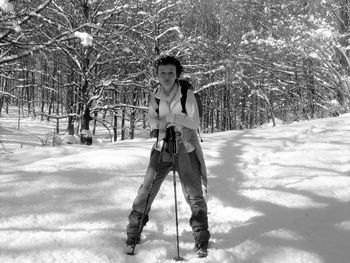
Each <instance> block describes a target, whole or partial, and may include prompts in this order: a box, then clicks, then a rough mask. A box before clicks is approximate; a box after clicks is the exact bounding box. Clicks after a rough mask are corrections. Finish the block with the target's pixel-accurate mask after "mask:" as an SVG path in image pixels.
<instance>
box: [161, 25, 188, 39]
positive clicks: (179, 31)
mask: <svg viewBox="0 0 350 263" xmlns="http://www.w3.org/2000/svg"><path fill="white" fill-rule="evenodd" d="M170 31H176V32H177V33H178V35H179V38H183V34H182V32H181V29H180V28H179V27H178V26H174V27H171V28H168V29H167V30H165V31H164V32H163V33H161V34H159V35H158V36H156V37H155V40H159V39H160V38H162V37H163V36H164V35H165V34H167V33H168V32H170Z"/></svg>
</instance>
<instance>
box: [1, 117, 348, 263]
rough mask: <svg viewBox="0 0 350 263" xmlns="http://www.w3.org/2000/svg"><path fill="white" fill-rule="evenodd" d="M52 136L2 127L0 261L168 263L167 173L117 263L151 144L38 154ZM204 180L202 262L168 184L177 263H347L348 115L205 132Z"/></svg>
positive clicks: (12, 124)
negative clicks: (136, 241) (132, 245)
mask: <svg viewBox="0 0 350 263" xmlns="http://www.w3.org/2000/svg"><path fill="white" fill-rule="evenodd" d="M53 130H54V127H53V125H50V124H48V123H41V122H39V121H37V120H34V121H33V120H29V119H28V120H25V121H23V122H22V124H21V130H20V131H17V130H16V119H12V118H10V117H8V116H6V115H4V116H3V117H1V118H0V140H1V143H2V145H1V144H0V150H1V149H2V147H5V148H6V150H7V152H5V151H4V150H1V155H0V204H1V206H0V207H1V209H0V262H1V263H10V262H11V263H12V262H20V263H24V262H33V263H50V262H62V263H69V262H79V263H80V262H84V263H87V262H91V263H100V262H113V263H123V262H128V263H133V262H147V263H153V262H173V260H172V258H173V257H174V256H176V238H175V219H174V198H173V184H172V176H171V174H169V177H168V178H167V180H166V181H165V182H164V184H163V187H162V188H161V191H160V193H159V195H158V198H157V199H156V201H155V202H154V206H153V209H152V211H151V214H150V222H149V223H148V224H147V226H146V227H145V229H144V232H143V236H142V237H143V243H142V245H141V246H138V247H137V250H136V252H137V255H135V256H134V257H131V256H127V255H124V254H123V248H124V241H125V227H126V224H127V216H128V214H129V212H130V208H131V203H132V201H133V199H134V197H135V195H136V191H137V188H138V186H139V185H140V183H141V182H142V178H143V173H144V171H145V168H146V165H147V163H148V156H149V152H150V148H151V145H152V143H153V142H154V141H153V140H151V139H136V140H133V141H123V142H117V143H106V144H103V145H93V146H82V145H64V146H58V147H42V146H41V144H42V142H41V141H40V140H38V137H35V136H34V135H38V136H39V137H40V138H43V136H45V134H47V133H48V132H53ZM203 138H204V143H203V144H202V146H203V150H204V153H205V158H206V160H207V165H208V172H209V192H208V195H207V199H208V206H209V213H210V214H209V223H210V231H211V234H212V239H211V244H210V246H211V248H210V250H209V256H208V258H205V259H197V258H195V257H194V253H193V252H192V248H193V241H192V234H191V229H190V227H189V224H188V220H189V216H190V211H189V208H188V206H187V204H186V203H185V201H184V199H183V197H182V193H181V190H180V185H179V184H178V186H179V187H178V206H179V220H180V222H179V231H180V254H181V256H183V257H184V258H185V259H186V262H210V263H215V262H217V263H231V262H232V263H236V262H240V263H248V262H249V263H291V262H293V263H348V262H349V260H350V114H346V115H343V116H340V117H337V118H331V119H322V120H313V121H308V122H300V123H295V124H292V125H286V126H279V127H275V128H270V127H266V128H263V129H256V130H246V131H230V132H223V133H216V134H203Z"/></svg>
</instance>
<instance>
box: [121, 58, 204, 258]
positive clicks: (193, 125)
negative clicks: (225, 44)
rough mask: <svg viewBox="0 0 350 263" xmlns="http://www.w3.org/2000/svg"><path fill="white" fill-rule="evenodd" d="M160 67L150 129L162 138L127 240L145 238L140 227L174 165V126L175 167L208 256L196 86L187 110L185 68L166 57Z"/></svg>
mask: <svg viewBox="0 0 350 263" xmlns="http://www.w3.org/2000/svg"><path fill="white" fill-rule="evenodd" d="M156 70H157V75H158V79H159V83H160V86H159V88H157V89H156V90H155V92H154V93H153V94H152V98H151V103H150V106H149V114H150V126H151V128H152V129H155V130H157V131H158V132H157V135H158V136H157V142H156V143H155V145H154V146H153V148H152V151H151V158H150V163H149V165H148V168H147V171H146V175H145V178H144V181H143V184H142V185H141V186H140V188H139V190H138V192H137V196H136V198H135V200H134V202H133V205H132V211H131V213H130V215H129V224H128V226H127V240H126V244H127V245H128V246H135V244H137V243H139V242H140V235H141V231H142V229H143V227H144V226H145V225H146V223H147V221H148V214H149V212H150V209H151V206H152V203H153V201H154V199H155V197H156V195H157V193H158V191H159V189H160V186H161V184H162V182H163V181H164V179H165V177H166V176H167V174H168V173H169V172H170V171H171V170H172V169H173V156H172V155H173V154H174V153H173V152H172V149H168V147H164V146H169V145H170V143H169V138H168V137H169V134H170V133H169V131H170V130H171V129H173V130H174V132H175V135H176V151H177V152H176V155H175V156H176V164H175V167H176V169H177V171H178V174H179V178H180V182H181V186H182V190H183V193H184V196H185V199H186V201H187V203H188V204H189V205H190V208H191V213H192V215H191V218H190V225H191V227H192V231H193V236H194V242H195V250H196V251H197V253H198V255H199V256H206V253H207V247H208V242H209V238H210V234H209V231H208V217H207V204H206V201H205V199H204V197H203V191H202V183H203V184H204V186H205V187H206V185H207V176H206V167H205V162H204V159H203V153H202V149H201V147H200V144H199V140H198V136H197V128H198V126H199V123H200V119H199V113H198V107H197V103H196V99H195V97H194V94H193V91H192V90H191V89H188V90H186V92H187V96H186V102H185V111H184V109H183V106H182V103H181V98H182V92H183V91H182V90H181V85H180V82H179V77H180V75H181V73H182V66H181V63H180V62H179V60H177V59H176V58H175V57H172V56H166V57H161V58H160V59H158V60H157V63H156ZM167 135H168V136H167ZM152 183H153V185H152ZM151 186H152V187H151ZM150 190H151V191H150ZM146 205H147V207H146ZM144 212H145V213H144Z"/></svg>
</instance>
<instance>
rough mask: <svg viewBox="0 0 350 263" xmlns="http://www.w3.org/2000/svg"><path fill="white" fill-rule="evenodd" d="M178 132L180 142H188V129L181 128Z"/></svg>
mask: <svg viewBox="0 0 350 263" xmlns="http://www.w3.org/2000/svg"><path fill="white" fill-rule="evenodd" d="M180 132H181V139H182V141H186V142H187V141H189V140H190V131H189V129H186V128H182V129H181V130H180Z"/></svg>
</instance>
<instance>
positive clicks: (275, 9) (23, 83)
mask: <svg viewBox="0 0 350 263" xmlns="http://www.w3.org/2000/svg"><path fill="white" fill-rule="evenodd" d="M349 15H350V3H349V1H348V0H310V1H306V0H305V1H304V0H298V1H279V0H264V1H262V0H237V1H232V0H140V1H135V0H119V1H113V0H101V1H94V0H76V1H68V0H56V1H54V0H45V1H44V0H34V1H23V0H18V1H8V0H0V28H1V30H0V47H1V49H0V50H1V51H0V116H1V114H4V112H6V111H7V110H8V107H9V106H17V107H18V114H19V116H20V115H24V112H26V114H28V115H29V116H34V117H35V116H39V115H41V118H42V119H47V120H50V121H51V120H52V121H53V122H55V123H56V124H57V125H56V127H57V128H56V129H57V132H60V130H61V131H62V130H63V131H65V130H68V131H69V133H70V134H71V135H73V134H79V133H80V131H81V130H82V129H83V130H88V131H89V130H90V129H92V130H91V133H94V131H95V130H94V128H95V126H96V125H100V126H101V127H104V128H105V129H107V130H108V131H109V132H110V134H112V135H111V137H112V138H113V140H117V139H118V140H119V139H121V140H123V139H126V138H134V137H135V129H136V128H137V126H138V125H141V126H142V127H141V128H142V129H147V122H146V118H147V114H146V113H147V105H148V100H149V92H150V90H151V89H152V88H153V87H154V86H155V84H156V78H155V74H154V61H155V59H156V57H157V56H159V55H160V54H163V53H169V54H172V55H176V56H178V57H179V58H180V59H181V61H182V63H183V64H184V66H185V76H184V77H187V78H189V79H190V81H191V82H192V84H193V85H194V86H195V88H196V90H197V91H198V92H199V94H201V97H202V100H203V106H204V115H203V120H202V123H201V125H202V130H203V131H204V132H215V131H225V130H234V129H245V128H254V127H257V126H259V125H261V124H263V123H266V122H272V123H273V124H274V123H275V120H276V119H279V120H282V121H283V122H285V123H291V122H293V121H298V120H304V119H312V118H322V117H328V116H337V115H339V114H340V113H344V112H346V111H348V109H349V98H350V88H349V76H348V75H349V71H350V63H349V48H348V40H349V23H350V16H349ZM24 109H25V111H24ZM29 116H26V117H29ZM61 119H65V120H66V121H65V122H64V123H65V126H64V127H61V126H62V125H61V126H60V120H61ZM66 123H68V125H67V124H66ZM67 126H68V127H67ZM117 131H120V133H118V132H117Z"/></svg>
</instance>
